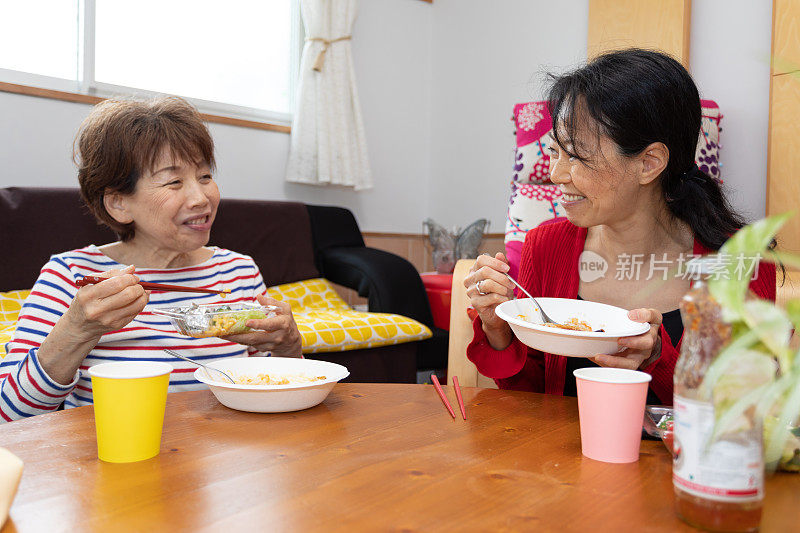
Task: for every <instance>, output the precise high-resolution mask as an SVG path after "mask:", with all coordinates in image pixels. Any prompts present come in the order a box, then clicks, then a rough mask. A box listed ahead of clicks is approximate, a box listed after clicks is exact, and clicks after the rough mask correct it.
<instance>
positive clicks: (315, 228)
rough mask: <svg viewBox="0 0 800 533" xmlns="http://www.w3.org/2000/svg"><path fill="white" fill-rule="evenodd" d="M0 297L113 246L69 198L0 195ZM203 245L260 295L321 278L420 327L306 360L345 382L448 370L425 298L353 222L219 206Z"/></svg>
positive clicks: (411, 277)
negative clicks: (92, 250) (419, 333)
mask: <svg viewBox="0 0 800 533" xmlns="http://www.w3.org/2000/svg"><path fill="white" fill-rule="evenodd" d="M0 216H2V224H0V242H2V243H3V245H4V250H5V251H4V257H3V259H2V261H0V291H9V290H14V289H27V288H30V287H31V286H32V285H33V283H34V282H35V281H36V278H37V276H38V274H39V269H40V268H41V267H42V265H44V264H45V263H46V262H47V260H48V259H49V257H50V255H51V254H54V253H58V252H62V251H66V250H71V249H74V248H79V247H82V246H85V245H87V244H91V243H94V244H97V245H101V244H105V243H108V242H112V241H115V240H116V237H115V235H114V233H113V232H112V231H111V230H109V229H108V228H106V227H104V226H100V225H98V224H97V223H96V221H95V219H94V217H93V216H92V215H91V214H90V213H89V212H88V210H87V209H86V207H85V206H84V205H83V203H82V201H81V199H80V193H79V191H78V189H72V188H26V187H10V188H5V189H0ZM209 244H212V245H216V246H220V247H222V248H228V249H231V250H235V251H237V252H241V253H244V254H247V255H250V256H252V257H253V259H254V260H255V262H256V264H257V265H258V266H259V268H260V269H261V273H262V275H263V276H264V281H265V283H266V284H267V285H270V286H271V285H279V284H282V283H289V282H293V281H300V280H304V279H310V278H316V277H324V278H327V279H328V280H330V281H332V282H334V283H337V284H339V285H343V286H345V287H349V288H352V289H354V290H356V291H358V293H359V295H361V296H363V297H366V298H367V299H368V302H369V310H370V311H374V312H385V313H397V314H401V315H404V316H408V317H411V318H414V319H415V320H418V321H419V322H422V323H423V324H425V325H426V326H428V327H429V328H431V330H432V331H433V332H434V335H433V337H432V338H431V339H428V340H425V341H418V342H411V343H404V344H399V345H394V346H384V347H380V348H369V349H363V350H349V351H345V352H331V353H321V354H313V355H309V356H308V357H313V358H315V359H323V360H326V361H333V362H336V363H340V364H343V365H345V366H346V367H347V368H348V369H349V370H350V377H349V378H348V380H347V381H353V382H414V381H415V380H416V371H417V369H429V368H444V367H445V366H446V365H447V333H446V332H444V331H442V330H439V329H436V328H434V326H433V317H432V315H431V311H430V307H429V305H428V301H427V298H426V296H425V289H424V286H423V285H422V281H421V279H420V277H419V274H418V273H417V271H416V269H415V268H414V267H413V266H412V265H411V263H409V262H408V261H406V260H405V259H403V258H401V257H399V256H396V255H394V254H391V253H389V252H385V251H382V250H376V249H373V248H367V247H366V246H364V240H363V238H362V236H361V232H360V230H359V228H358V224H357V222H356V220H355V218H354V217H353V214H352V213H351V212H350V211H349V210H347V209H344V208H340V207H331V206H316V205H306V204H302V203H299V202H282V201H261V200H222V201H221V203H220V206H219V211H218V214H217V219H216V221H215V222H214V227H213V229H212V232H211V240H210V243H209Z"/></svg>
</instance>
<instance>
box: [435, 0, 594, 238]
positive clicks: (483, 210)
mask: <svg viewBox="0 0 800 533" xmlns="http://www.w3.org/2000/svg"><path fill="white" fill-rule="evenodd" d="M433 6H434V21H433V41H432V45H431V50H432V51H433V72H434V74H433V89H432V91H433V96H432V101H433V114H432V117H431V124H432V126H431V129H432V138H433V143H434V144H433V152H432V161H431V172H432V173H431V184H430V191H431V192H430V195H431V204H430V216H431V217H432V218H434V219H435V220H437V221H438V222H439V223H441V224H443V225H444V226H445V227H452V226H455V225H458V226H461V227H464V226H466V224H468V223H469V222H472V221H473V220H475V219H478V218H488V219H489V220H490V221H491V228H490V230H489V231H491V232H492V233H496V232H500V233H502V232H503V231H505V218H506V207H507V205H508V197H509V195H510V193H511V188H510V183H511V176H512V164H513V162H514V149H515V147H516V143H515V140H514V135H513V133H514V124H513V122H512V121H511V118H512V116H513V108H514V104H516V103H519V102H528V101H531V100H540V99H541V98H542V97H543V96H544V91H543V87H544V84H543V82H544V77H543V73H544V72H545V71H558V70H563V69H565V68H568V67H575V66H577V65H578V64H579V63H580V62H581V61H585V60H586V42H587V37H586V36H587V32H588V27H589V26H588V24H589V22H588V15H589V2H588V0H575V1H570V2H551V1H547V0H535V1H532V0H503V1H500V2H498V1H495V2H491V7H489V3H488V2H486V1H483V0H435V1H434V4H433Z"/></svg>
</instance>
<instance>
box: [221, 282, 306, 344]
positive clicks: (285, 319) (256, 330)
mask: <svg viewBox="0 0 800 533" xmlns="http://www.w3.org/2000/svg"><path fill="white" fill-rule="evenodd" d="M257 298H258V303H260V304H261V305H264V306H266V305H274V306H277V307H278V308H279V310H278V311H277V313H276V315H275V316H272V317H269V318H259V319H251V320H248V321H247V322H245V326H247V327H249V328H252V329H253V331H250V332H248V333H239V334H238V335H226V336H224V337H222V338H224V339H228V340H231V341H233V342H238V343H239V344H244V345H247V346H252V347H253V348H255V349H256V350H258V351H259V352H272V355H275V356H279V357H302V355H303V354H302V339H301V338H300V332H299V331H298V330H297V324H295V322H294V316H292V307H291V306H290V305H289V304H288V303H285V302H279V301H278V300H273V299H272V298H270V297H268V296H261V295H259V296H258V297H257Z"/></svg>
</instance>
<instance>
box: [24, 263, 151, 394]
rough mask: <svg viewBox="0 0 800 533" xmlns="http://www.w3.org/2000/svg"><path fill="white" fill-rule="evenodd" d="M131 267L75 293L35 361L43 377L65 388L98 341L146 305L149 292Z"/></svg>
mask: <svg viewBox="0 0 800 533" xmlns="http://www.w3.org/2000/svg"><path fill="white" fill-rule="evenodd" d="M133 271H134V267H133V266H132V265H131V266H128V267H125V268H124V269H122V270H109V271H108V272H104V273H102V274H100V276H101V277H107V278H108V279H106V280H104V281H101V282H100V283H96V284H94V285H87V286H85V287H81V288H80V289H78V292H77V294H76V295H75V298H73V299H72V303H71V304H70V306H69V308H68V309H67V311H66V312H65V313H64V314H63V315H62V316H61V318H60V319H58V321H57V322H56V324H55V325H54V326H53V329H52V330H51V331H50V333H49V334H48V335H47V337H45V339H44V340H43V341H42V345H41V346H40V347H39V352H38V358H39V363H40V364H41V365H42V368H43V369H44V371H45V373H47V375H48V376H50V377H51V378H52V379H54V380H55V381H56V382H58V383H61V384H63V385H67V384H68V383H70V382H72V380H73V379H74V377H75V372H76V371H77V370H78V367H79V366H80V365H81V364H82V363H83V359H84V358H85V357H86V356H87V355H88V354H89V352H91V351H92V350H93V349H94V347H95V345H96V344H97V342H98V341H99V340H100V337H102V336H103V335H105V334H106V333H110V332H112V331H116V330H118V329H120V328H123V327H125V326H126V325H128V324H129V323H130V322H131V320H133V319H134V318H135V317H136V315H138V314H139V313H140V312H141V311H142V310H143V309H144V306H145V305H147V301H148V299H149V296H150V294H149V292H148V291H146V290H144V289H143V288H142V286H141V285H139V278H138V277H136V276H134V275H133Z"/></svg>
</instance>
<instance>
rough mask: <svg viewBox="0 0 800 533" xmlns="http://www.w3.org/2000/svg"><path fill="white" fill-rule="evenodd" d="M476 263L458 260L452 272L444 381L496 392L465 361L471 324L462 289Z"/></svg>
mask: <svg viewBox="0 0 800 533" xmlns="http://www.w3.org/2000/svg"><path fill="white" fill-rule="evenodd" d="M474 263H475V260H474V259H461V260H459V261H458V263H456V268H455V270H454V271H453V287H452V292H451V295H450V298H451V299H450V340H449V345H448V350H447V378H448V381H452V376H458V382H459V384H460V385H462V386H464V387H483V388H487V389H496V388H497V385H496V384H495V382H494V380H493V379H491V378H487V377H486V376H484V375H481V374H480V373H478V369H477V368H475V365H473V364H472V363H471V362H470V360H469V359H467V345H468V344H469V343H470V341H471V340H472V321H471V320H470V319H469V317H468V316H467V307H469V298H468V297H467V289H466V287H464V277H466V275H467V273H468V272H469V269H470V268H472V265H473V264H474Z"/></svg>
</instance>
